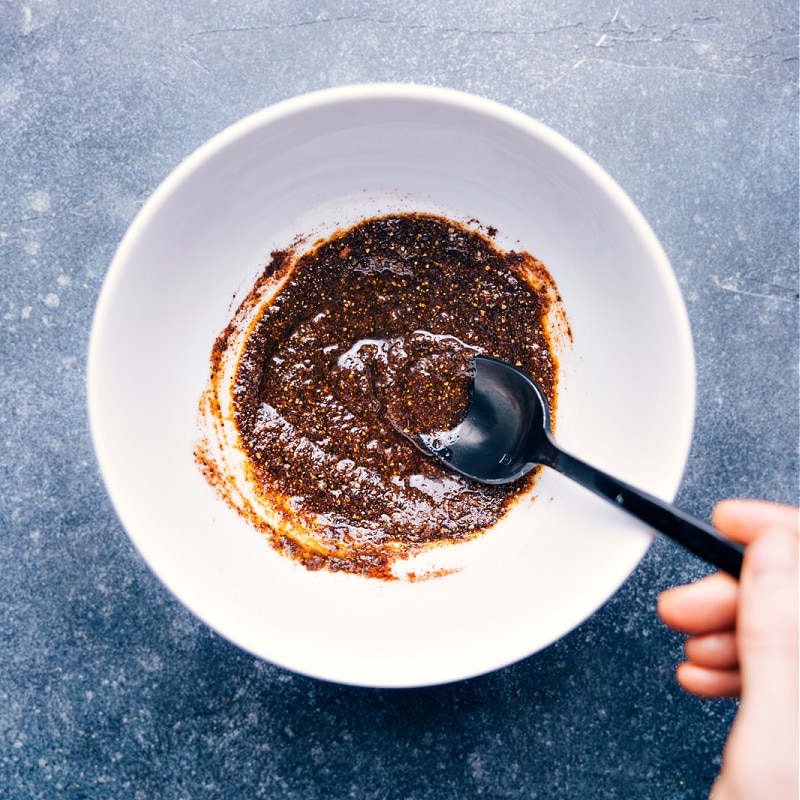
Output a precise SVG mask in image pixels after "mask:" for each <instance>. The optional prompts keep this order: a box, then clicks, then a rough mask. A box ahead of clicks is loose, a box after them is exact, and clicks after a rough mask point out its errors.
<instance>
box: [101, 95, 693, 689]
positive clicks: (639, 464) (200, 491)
mask: <svg viewBox="0 0 800 800" xmlns="http://www.w3.org/2000/svg"><path fill="white" fill-rule="evenodd" d="M394 211H429V212H435V213H439V214H443V215H445V216H450V217H453V218H457V219H459V220H470V219H477V220H480V221H481V222H482V223H483V224H485V225H490V226H492V227H493V228H496V229H497V231H498V234H497V242H498V244H499V245H501V246H504V247H507V248H512V249H517V250H526V251H528V252H530V253H532V254H533V255H535V256H536V257H537V258H539V259H541V260H542V261H543V262H544V263H545V264H546V266H547V267H548V269H549V271H550V273H551V274H552V276H553V277H554V279H555V281H556V283H557V285H558V288H559V291H560V293H561V297H562V299H563V304H564V308H565V310H566V313H567V315H568V318H569V324H570V328H571V333H572V342H571V343H570V346H569V347H568V348H565V349H564V352H563V353H561V354H560V374H559V399H558V428H557V434H558V439H559V441H560V443H561V445H562V446H563V447H564V448H565V449H567V450H569V451H571V452H573V453H574V454H575V455H578V456H580V457H582V458H584V459H585V460H587V461H590V462H592V463H594V464H596V465H597V466H599V467H601V468H603V469H605V470H606V471H608V472H611V473H613V474H616V475H618V476H619V477H620V478H622V479H624V480H627V481H629V482H632V483H635V484H637V485H638V486H640V487H642V488H643V489H645V490H647V491H649V492H651V493H653V494H655V495H657V496H659V497H662V498H664V499H671V498H672V497H673V496H674V493H675V491H676V490H677V487H678V484H679V481H680V478H681V475H682V471H683V468H684V465H685V461H686V457H687V454H688V449H689V444H690V438H691V432H692V425H693V414H694V360H693V352H692V345H691V336H690V331H689V325H688V321H687V316H686V312H685V308H684V305H683V302H682V299H681V295H680V291H679V288H678V285H677V282H676V280H675V277H674V275H673V272H672V270H671V269H670V265H669V262H668V260H667V258H666V256H665V254H664V252H663V250H662V248H661V247H660V245H659V243H658V241H657V240H656V237H655V236H654V234H653V232H652V230H651V229H650V227H649V226H648V224H647V223H646V221H645V220H644V218H643V217H642V215H641V214H640V213H639V211H638V210H637V209H636V207H635V206H634V204H633V203H632V202H631V200H630V199H629V198H628V197H627V196H626V195H625V194H624V193H623V191H622V190H621V189H620V188H619V186H618V185H617V184H616V183H615V182H614V181H613V180H612V179H611V178H610V177H609V176H608V175H607V174H606V173H605V172H604V171H603V170H602V169H601V168H600V167H599V166H598V165H597V164H596V163H595V162H594V161H593V160H592V159H591V158H589V157H588V156H587V155H586V154H584V153H583V152H582V151H581V150H579V149H578V148H577V147H576V146H575V145H573V144H571V143H570V142H568V141H566V140H565V139H564V138H563V137H562V136H560V135H559V134H557V133H555V132H554V131H552V130H550V129H549V128H547V127H546V126H544V125H542V124H540V123H538V122H536V121H534V120H533V119H530V118H529V117H527V116H525V115H524V114H521V113H519V112H517V111H514V110H512V109H510V108H507V107H505V106H502V105H499V104H497V103H494V102H491V101H488V100H485V99H481V98H478V97H473V96H470V95H465V94H461V93H457V92H453V91H449V90H444V89H436V88H428V87H419V86H407V85H402V86H401V85H372V86H353V87H345V88H339V89H331V90H327V91H322V92H318V93H314V94H310V95H306V96H302V97H298V98H295V99H291V100H288V101H286V102H282V103H279V104H278V105H275V106H273V107H270V108H267V109H265V110H263V111H260V112H258V113H256V114H253V115H252V116H250V117H247V118H246V119H244V120H242V121H240V122H238V123H236V124H235V125H233V126H232V127H230V128H228V129H227V130H225V131H223V132H222V133H220V134H219V135H217V136H216V137H214V138H213V139H212V140H211V141H209V142H208V143H206V144H205V145H203V146H202V147H200V148H199V149H198V150H197V151H196V152H195V153H193V154H192V155H191V156H189V157H188V158H187V159H186V160H185V161H184V162H183V163H182V164H181V165H180V166H178V167H177V169H176V170H175V171H174V172H173V173H172V174H171V175H170V176H169V177H168V178H167V179H166V180H165V181H164V183H163V184H162V185H161V186H160V187H159V188H158V189H157V190H156V191H155V192H154V194H153V195H152V197H151V198H150V199H149V200H148V202H147V203H146V204H145V206H144V207H143V208H142V210H141V212H140V213H139V215H138V216H137V218H136V219H135V221H134V223H133V224H132V225H131V227H130V230H129V231H128V233H127V234H126V236H125V238H124V239H123V241H122V243H121V245H120V247H119V250H118V252H117V254H116V256H115V258H114V260H113V263H112V265H111V268H110V270H109V273H108V276H107V278H106V281H105V285H104V287H103V290H102V293H101V296H100V299H99V302H98V306H97V311H96V316H95V320H94V325H93V330H92V337H91V344H90V354H89V365H88V398H89V410H90V418H91V427H92V434H93V438H94V443H95V447H96V452H97V457H98V460H99V464H100V468H101V471H102V474H103V477H104V479H105V482H106V486H107V488H108V492H109V494H110V496H111V499H112V501H113V503H114V506H115V508H116V510H117V513H118V514H119V517H120V519H121V521H122V524H123V525H124V527H125V529H126V530H127V532H128V534H129V535H130V537H131V539H132V540H133V542H134V543H135V545H136V547H137V548H138V549H139V551H140V552H141V554H142V556H143V557H144V559H145V560H146V561H147V563H148V564H149V565H150V567H151V568H152V569H153V570H154V572H155V573H156V574H157V576H158V577H159V578H160V579H161V581H163V583H164V584H165V585H166V586H167V587H168V588H169V589H170V590H171V591H172V592H173V593H174V594H175V596H176V597H178V598H179V599H180V600H181V601H182V602H183V603H184V604H185V605H186V606H187V607H188V608H189V609H191V610H192V611H193V612H194V613H195V614H196V615H197V616H198V617H199V618H200V619H202V620H204V621H205V622H206V623H207V624H208V625H210V626H211V627H212V628H213V629H215V630H216V631H217V632H219V633H220V634H221V635H223V636H225V637H227V638H228V639H229V640H230V641H232V642H234V643H236V644H237V645H239V646H240V647H242V648H244V649H245V650H248V651H250V652H251V653H253V654H255V655H257V656H259V657H261V658H264V659H266V660H268V661H270V662H272V663H274V664H277V665H279V666H282V667H284V668H286V669H289V670H293V671H296V672H299V673H303V674H306V675H309V676H314V677H317V678H322V679H327V680H331V681H337V682H342V683H348V684H355V685H363V686H380V687H409V686H422V685H430V684H438V683H443V682H449V681H454V680H459V679H463V678H468V677H471V676H475V675H478V674H481V673H485V672H488V671H491V670H494V669H497V668H500V667H503V666H505V665H508V664H510V663H512V662H515V661H517V660H519V659H522V658H524V657H526V656H529V655H531V654H533V653H535V652H537V651H538V650H540V649H542V648H544V647H545V646H547V645H548V644H550V643H552V642H553V641H555V640H556V639H558V638H559V637H561V636H564V635H565V634H566V633H567V632H568V631H570V630H572V629H573V628H574V627H575V626H576V625H578V624H579V623H580V622H581V621H583V620H584V619H586V617H588V616H589V615H591V614H592V613H593V612H594V611H595V610H596V609H597V608H598V607H599V606H600V605H601V604H602V603H603V602H604V601H605V600H606V599H607V598H608V597H609V596H610V595H612V594H613V593H614V592H615V591H616V590H617V588H618V587H619V586H620V584H621V583H622V582H623V581H624V580H625V579H626V577H627V576H628V575H629V574H630V573H631V571H632V570H633V569H634V568H635V567H636V565H637V564H638V562H639V561H640V559H641V558H642V556H643V554H644V553H645V551H646V550H647V547H648V545H649V543H650V541H651V532H650V531H649V530H648V529H647V528H646V527H645V526H643V525H642V524H640V523H639V522H637V521H636V520H634V519H631V518H629V517H627V516H626V515H625V514H624V513H623V512H621V511H620V510H618V509H616V508H613V507H611V506H610V505H609V504H606V503H604V502H603V501H601V500H598V499H596V498H595V497H593V496H592V495H590V494H589V493H587V492H586V491H585V490H583V489H581V488H580V487H578V486H576V485H573V484H571V483H569V482H568V481H567V480H565V479H563V478H561V477H560V476H559V475H557V474H555V473H552V472H548V471H545V472H544V473H543V474H542V475H541V477H540V478H539V479H538V481H537V483H536V484H535V486H534V488H533V491H532V492H531V493H530V494H529V495H528V496H526V497H524V498H522V499H521V500H519V501H518V502H517V503H516V504H515V505H514V506H513V508H512V509H511V511H510V512H509V513H508V515H507V516H506V517H505V518H504V519H503V520H502V521H501V522H500V523H498V524H497V525H496V526H495V527H494V528H492V529H491V530H489V531H487V532H486V533H484V534H483V535H482V536H480V537H478V538H477V539H476V540H474V541H472V542H469V543H466V544H463V545H458V546H453V547H452V548H445V549H443V550H442V551H440V552H437V553H436V554H435V555H434V556H431V557H429V561H428V562H426V564H427V566H429V567H434V568H435V567H436V566H437V563H438V562H437V559H440V560H441V559H443V560H444V562H445V565H446V566H448V567H454V569H453V571H452V572H451V574H447V575H444V576H442V577H437V578H432V579H430V580H425V581H416V582H410V581H406V580H397V581H381V580H375V579H369V578H363V577H359V576H354V575H345V574H334V573H331V572H325V571H319V572H309V571H307V570H306V569H304V568H303V567H302V566H300V565H298V564H296V563H294V562H292V561H290V560H288V559H287V558H285V557H283V556H281V555H279V554H278V553H276V552H275V551H274V550H273V549H272V548H271V547H270V545H269V544H268V543H267V541H266V540H265V538H264V537H263V535H261V534H259V533H258V532H256V531H255V530H254V529H253V528H251V527H250V526H249V525H248V523H247V522H246V521H245V520H243V519H242V518H240V517H239V515H237V514H236V513H235V512H234V511H233V510H231V509H230V508H229V507H228V506H227V505H226V504H225V503H224V502H223V501H222V500H221V499H220V498H219V497H218V496H217V494H216V493H215V492H214V490H213V489H211V488H210V487H209V485H208V484H207V483H206V481H205V480H204V478H203V477H202V475H201V474H200V472H199V470H198V468H197V466H196V464H195V461H194V456H193V452H194V444H195V441H196V438H197V434H198V431H197V409H198V399H199V397H200V395H201V393H202V391H203V389H204V387H205V385H206V382H207V379H208V373H209V354H210V352H211V347H212V344H213V342H214V340H215V338H216V337H217V335H218V334H219V332H220V331H221V330H222V329H223V328H224V327H225V325H226V324H227V322H228V321H229V320H230V318H231V316H232V314H233V311H234V310H235V307H236V303H237V300H236V298H241V297H242V296H243V294H245V293H246V292H247V290H248V288H249V287H250V286H251V285H252V283H253V281H254V280H255V279H256V277H257V276H258V274H259V273H260V271H261V270H262V269H263V268H264V266H265V264H266V263H267V262H268V260H269V255H270V253H271V252H272V251H274V250H277V249H281V248H283V247H286V246H288V245H289V244H291V243H292V242H294V241H296V240H297V239H298V237H303V236H308V235H309V234H312V233H314V234H319V235H325V234H326V233H329V232H331V231H333V230H335V229H337V228H339V227H342V226H345V225H349V224H352V223H354V222H356V221H358V220H360V219H363V218H366V217H369V216H372V215H375V214H377V213H389V212H394ZM445 551H446V552H445ZM431 559H432V560H431Z"/></svg>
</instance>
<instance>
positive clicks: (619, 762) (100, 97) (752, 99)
mask: <svg viewBox="0 0 800 800" xmlns="http://www.w3.org/2000/svg"><path fill="white" fill-rule="evenodd" d="M797 63H798V62H797V4H796V2H795V0H780V1H777V0H766V1H765V2H761V3H755V2H751V1H750V0H748V1H747V2H745V0H729V2H727V3H708V2H703V0H691V2H689V0H669V1H667V0H635V2H628V3H621V2H616V0H615V1H614V2H609V3H599V2H595V1H594V0H564V1H563V2H561V3H559V4H554V3H545V2H542V0H532V2H523V1H522V0H459V1H456V0H450V2H444V1H441V2H436V0H407V1H406V2H404V3H396V2H389V1H388V0H370V1H369V2H367V1H366V0H364V1H361V2H359V0H338V2H336V1H335V0H321V2H315V3H300V2H297V1H296V0H270V2H261V3H257V2H255V3H254V2H252V1H249V2H246V3H245V2H242V0H219V2H217V1H216V0H210V1H209V2H200V0H176V1H175V2H162V3H156V2H153V0H145V2H137V3H133V2H128V0H108V2H103V3H101V2H91V0H71V2H66V1H65V0H36V1H35V2H34V0H31V2H27V3H26V2H17V1H16V0H6V2H4V4H3V7H2V10H0V270H2V282H0V391H2V404H0V433H2V449H0V762H1V763H0V797H4V798H53V797H69V798H125V799H126V798H155V797H158V798H176V799H180V800H188V798H220V799H221V800H223V799H224V800H234V798H259V797H264V798H276V799H279V798H280V799H282V798H297V799H298V800H317V799H322V798H325V799H326V800H330V799H331V798H333V799H335V798H365V799H367V798H376V800H377V799H378V798H380V799H381V800H384V799H386V800H434V799H435V800H446V799H448V798H452V799H453V800H460V799H461V798H467V797H478V796H480V797H487V798H537V800H543V799H544V798H638V799H640V800H643V799H646V798H654V799H657V798H664V799H665V800H666V798H670V799H671V798H702V797H705V796H706V794H707V792H708V788H709V786H710V784H711V782H712V780H713V776H714V774H715V772H716V770H717V769H718V765H719V761H720V752H721V749H722V745H723V741H724V738H725V735H726V733H727V729H728V726H729V724H730V721H731V719H732V716H733V714H734V711H735V706H734V705H733V703H731V702H727V701H723V702H705V701H700V700H697V699H694V698H691V697H688V696H687V695H685V694H683V693H682V692H681V691H680V689H679V688H678V687H677V685H676V684H675V682H674V679H673V677H672V673H673V668H674V665H675V663H676V662H677V661H678V660H679V658H680V653H681V641H680V637H678V636H676V635H674V634H672V633H670V632H668V631H667V630H665V629H664V628H663V627H662V626H661V625H660V624H659V622H658V620H657V618H656V616H655V612H654V606H655V601H656V596H657V593H658V592H659V591H660V590H661V589H663V588H665V587H667V586H670V585H672V584H675V583H677V582H680V581H683V580H686V579H690V578H693V577H696V576H699V575H701V574H702V573H703V572H704V571H705V568H704V566H703V565H702V564H700V563H699V562H698V561H697V560H695V559H694V558H692V557H691V556H688V555H687V554H686V553H684V552H682V551H680V550H679V549H678V548H677V547H675V546H673V545H671V544H669V543H667V542H664V541H657V542H656V544H655V545H654V546H653V548H652V549H651V551H650V552H649V553H648V555H647V556H646V558H645V559H644V561H643V562H642V564H641V566H640V567H639V568H638V570H637V571H636V572H635V573H634V575H633V576H632V577H631V578H630V580H629V581H628V582H627V583H626V584H625V585H624V586H623V587H622V589H621V590H620V591H619V592H618V594H617V595H616V596H615V597H614V598H612V600H611V601H610V602H609V603H608V604H607V605H606V606H605V607H603V608H602V609H601V610H600V611H599V612H598V613H597V614H596V615H594V616H593V617H592V618H591V619H590V620H588V621H587V622H586V623H585V624H583V625H582V626H580V628H578V629H577V630H576V631H574V632H573V633H572V634H570V635H569V636H567V637H566V638H565V639H563V640H562V641H560V642H558V643H557V644H555V645H553V646H552V647H550V648H549V649H548V650H546V651H545V652H543V653H540V654H538V655H537V656H534V657H532V658H530V659H527V660H526V661H523V662H521V663H519V664H516V665H514V666H512V667H509V668H507V669H504V670H501V671H500V672H497V673H495V674H491V675H487V676H484V677H481V678H477V679H474V680H471V681H467V682H464V683H460V684H455V685H450V686H444V687H437V688H429V689H423V690H415V691H376V690H366V689H354V688H345V687H340V686H335V685H330V684H325V683H320V682H317V681H314V680H310V679H307V678H303V677H298V676H296V675H293V674H290V673H287V672H284V671H282V670H280V669H278V668H275V667H273V666H271V665H269V664H266V663H263V662H260V661H258V660H256V659H254V658H253V657H252V656H249V655H246V654H245V653H243V652H241V651H239V650H238V649H237V648H235V647H234V646H232V645H230V644H229V643H227V642H226V641H224V640H222V639H220V638H219V637H218V636H216V635H215V634H214V633H212V632H211V631H209V630H208V629H207V628H206V627H205V626H204V625H203V624H202V623H199V622H198V621H197V620H195V619H194V618H193V617H192V616H191V615H190V614H189V613H188V612H187V611H186V610H184V608H183V607H181V606H180V605H179V604H178V603H177V602H176V601H175V600H174V599H173V598H172V596H171V595H170V594H169V593H168V592H167V590H166V589H164V588H163V587H162V586H161V584H160V583H159V582H158V581H157V579H156V578H155V577H154V576H153V574H152V573H151V572H150V571H149V569H148V568H147V567H146V565H145V564H144V563H143V562H142V560H141V559H140V557H139V556H138V554H137V553H136V551H135V550H134V549H133V547H132V545H131V544H130V543H129V541H128V539H127V537H126V535H125V533H124V531H123V530H122V529H121V527H120V525H119V523H118V521H117V519H116V517H115V515H114V513H113V510H112V509H111V506H110V504H109V502H108V500H107V498H106V495H105V492H104V488H103V484H102V481H101V479H100V476H99V474H98V471H97V467H96V464H95V461H94V457H93V453H92V447H91V442H90V438H89V430H88V423H87V416H86V412H85V397H84V371H85V359H86V347H87V339H88V333H89V328H90V324H91V317H92V312H93V308H94V304H95V301H96V299H97V295H98V292H99V289H100V286H101V283H102V281H103V277H104V275H105V272H106V269H107V267H108V264H109V262H110V260H111V258H112V256H113V253H114V250H115V248H116V246H117V244H118V242H119V240H120V238H121V236H122V234H123V233H124V231H125V229H126V227H127V226H128V224H129V223H130V221H131V220H132V218H133V216H134V214H135V213H136V211H137V210H138V208H139V207H140V206H141V204H142V203H143V202H144V200H145V199H146V198H147V196H148V195H149V194H150V193H151V192H152V191H153V190H154V189H155V187H156V186H157V185H158V184H159V182H160V181H161V180H162V179H163V178H164V177H165V176H166V175H167V174H168V172H169V171H170V170H171V169H172V168H173V167H174V166H175V165H176V164H177V163H178V162H179V161H180V160H181V159H182V158H183V157H185V156H186V155H187V154H189V153H190V152H191V151H192V150H194V149H195V148H196V147H197V146H198V145H199V144H200V143H202V142H203V141H204V140H205V139H207V138H208V137H209V136H211V135H212V134H214V133H216V132H217V131H219V130H221V129H222V128H224V127H226V126H227V125H228V124H230V123H232V122H234V121H235V120H237V119H238V118H240V117H242V116H244V115H246V114H247V113H249V112H252V111H255V110H257V109H259V108H261V107H263V106H265V105H268V104H270V103H272V102H274V101H277V100H280V99H283V98H286V97H289V96H292V95H296V94H299V93H302V92H305V91H308V90H312V89H318V88H322V87H327V86H333V85H338V84H344V83H355V82H365V81H379V80H381V81H382V80H391V81H406V82H409V81H414V82H419V83H430V84H435V85H441V86H449V87H453V88H457V89H464V90H468V91H472V92H475V93H477V94H481V95H485V96H487V97H491V98H493V99H496V100H499V101H502V102H505V103H508V104H509V105H511V106H513V107H515V108H518V109H521V110H522V111H525V112H527V113H529V114H531V115H532V116H534V117H536V118H538V119H540V120H542V121H543V122H545V123H547V124H549V125H551V126H552V127H554V128H555V129H556V130H558V131H560V132H561V133H563V134H565V135H566V136H567V137H569V138H570V139H572V140H573V141H575V142H576V143H577V144H578V145H580V146H581V147H583V148H584V149H585V150H586V151H587V152H589V153H590V154H591V155H592V156H593V157H594V158H595V159H597V161H599V162H600V164H602V165H603V166H604V167H605V168H606V169H607V170H608V171H609V172H610V173H611V175H612V176H614V177H615V178H616V179H617V180H618V181H619V182H620V183H621V185H622V186H623V187H624V188H625V189H626V190H627V191H628V193H629V194H630V195H631V196H632V198H633V199H634V201H635V202H636V203H637V204H638V205H639V206H640V207H641V209H642V211H643V212H644V214H645V216H646V217H647V218H648V220H649V221H650V223H651V224H652V225H653V227H654V229H655V231H656V233H657V235H658V236H659V238H660V239H661V242H662V244H663V245H664V248H665V250H666V251H667V254H668V255H669V257H670V259H671V261H672V263H673V266H674V269H675V271H676V273H677V275H678V278H679V281H680V284H681V287H682V290H683V292H684V296H685V298H686V302H687V305H688V309H689V314H690V317H691V322H692V326H693V332H694V337H695V343H696V351H697V375H698V413H697V426H696V436H695V441H694V445H693V449H692V453H691V458H690V462H689V464H688V467H687V471H686V475H685V479H684V481H683V484H682V487H681V490H680V493H679V497H678V500H679V503H680V505H682V506H683V507H684V508H686V509H687V510H689V511H691V512H694V513H696V514H698V515H701V516H705V515H707V514H708V513H709V512H710V509H711V507H712V505H713V503H714V502H715V501H716V500H717V499H719V498H720V497H723V496H728V495H746V496H759V497H767V498H771V499H775V500H783V501H796V500H797V489H798V335H797V334H798V328H797V322H798V313H797V311H798V303H797V289H798V272H797V266H798V226H797V220H798V170H797V152H798V137H797V133H798V132H797V112H798V108H797V89H796V87H797ZM653 458H658V454H657V453H653Z"/></svg>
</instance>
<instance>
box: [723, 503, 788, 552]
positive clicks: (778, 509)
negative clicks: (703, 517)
mask: <svg viewBox="0 0 800 800" xmlns="http://www.w3.org/2000/svg"><path fill="white" fill-rule="evenodd" d="M711 521H712V523H713V524H714V527H715V528H717V530H719V531H721V532H722V533H723V534H725V536H728V537H729V538H731V539H735V540H736V541H737V542H742V544H749V543H750V542H751V541H753V539H755V538H756V536H758V534H759V533H760V532H761V531H763V530H764V529H765V528H785V529H786V530H790V531H792V530H793V531H795V533H797V532H798V530H800V515H799V514H798V509H796V508H793V507H792V506H785V505H781V504H779V503H768V502H766V501H763V500H723V501H722V502H720V503H718V504H717V506H716V508H715V509H714V513H713V514H712V515H711Z"/></svg>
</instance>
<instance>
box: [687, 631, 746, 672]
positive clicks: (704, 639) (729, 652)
mask: <svg viewBox="0 0 800 800" xmlns="http://www.w3.org/2000/svg"><path fill="white" fill-rule="evenodd" d="M683 649H684V652H685V653H686V658H687V659H688V660H689V661H690V662H691V663H692V664H695V665H696V666H698V667H705V668H706V669H724V670H731V669H735V670H738V668H739V653H738V651H737V649H736V634H735V633H734V632H733V631H725V632H723V633H707V634H705V635H704V636H692V637H691V638H690V639H687V640H686V643H685V644H684V646H683Z"/></svg>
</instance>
